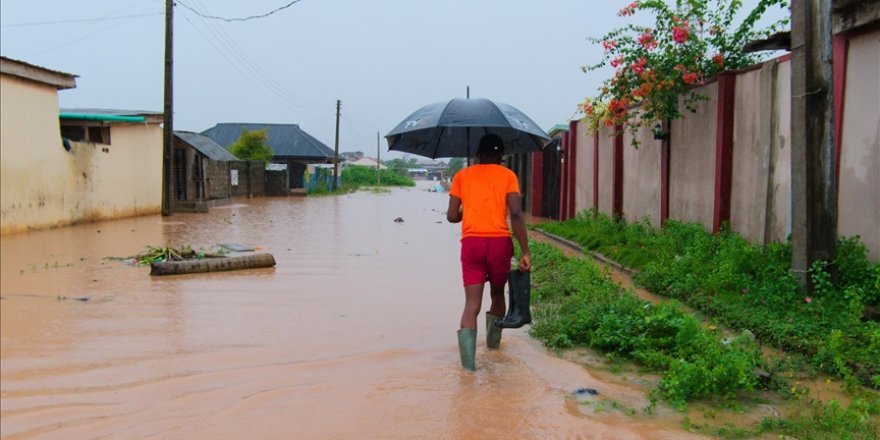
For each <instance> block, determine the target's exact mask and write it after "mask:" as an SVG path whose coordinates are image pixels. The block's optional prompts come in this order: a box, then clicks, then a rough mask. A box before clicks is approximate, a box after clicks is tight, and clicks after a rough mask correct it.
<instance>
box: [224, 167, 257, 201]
mask: <svg viewBox="0 0 880 440" xmlns="http://www.w3.org/2000/svg"><path fill="white" fill-rule="evenodd" d="M227 164H229V170H230V172H231V171H232V170H238V185H230V191H231V193H232V196H233V197H241V196H245V197H251V196H254V197H257V196H264V195H266V167H265V166H263V165H262V164H261V163H259V162H255V161H246V160H238V161H229V162H227Z"/></svg>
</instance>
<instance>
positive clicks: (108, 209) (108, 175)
mask: <svg viewBox="0 0 880 440" xmlns="http://www.w3.org/2000/svg"><path fill="white" fill-rule="evenodd" d="M110 142H111V144H110V145H102V144H92V143H79V142H74V143H73V145H74V147H73V148H72V149H71V152H72V153H73V155H74V157H75V158H76V159H75V160H74V163H73V164H72V166H71V168H70V169H69V176H70V177H71V178H72V180H73V181H82V182H83V184H84V185H85V186H86V190H85V191H76V192H74V191H70V190H65V193H66V194H67V197H68V198H74V199H77V204H78V205H79V208H77V207H76V205H71V209H72V211H73V217H74V219H75V221H78V220H96V219H113V218H123V217H131V216H136V215H144V214H155V213H158V212H161V210H162V128H161V127H160V126H159V124H114V125H111V126H110ZM83 173H86V176H85V177H83ZM71 183H72V182H71Z"/></svg>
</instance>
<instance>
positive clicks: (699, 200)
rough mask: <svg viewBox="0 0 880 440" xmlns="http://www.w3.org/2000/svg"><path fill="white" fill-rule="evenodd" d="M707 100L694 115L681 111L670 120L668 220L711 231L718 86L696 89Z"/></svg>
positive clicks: (713, 84)
mask: <svg viewBox="0 0 880 440" xmlns="http://www.w3.org/2000/svg"><path fill="white" fill-rule="evenodd" d="M697 91H698V92H699V93H701V94H703V95H705V96H708V97H709V100H707V101H701V102H699V103H698V105H697V112H696V113H691V112H688V111H687V110H685V114H684V119H677V120H674V121H672V124H671V129H670V149H669V150H670V151H669V217H670V218H673V219H676V220H682V221H686V222H698V223H700V224H702V225H703V227H705V228H706V229H707V230H709V231H711V230H712V217H713V209H714V205H713V204H714V200H715V133H716V128H717V123H716V120H717V114H718V104H717V101H718V84H717V83H711V84H707V85H705V86H703V87H700V88H698V89H697Z"/></svg>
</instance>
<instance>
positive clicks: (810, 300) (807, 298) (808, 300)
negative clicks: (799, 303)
mask: <svg viewBox="0 0 880 440" xmlns="http://www.w3.org/2000/svg"><path fill="white" fill-rule="evenodd" d="M804 301H806V303H807V304H810V303H812V302H813V298H812V297H809V296H808V297H806V298H804Z"/></svg>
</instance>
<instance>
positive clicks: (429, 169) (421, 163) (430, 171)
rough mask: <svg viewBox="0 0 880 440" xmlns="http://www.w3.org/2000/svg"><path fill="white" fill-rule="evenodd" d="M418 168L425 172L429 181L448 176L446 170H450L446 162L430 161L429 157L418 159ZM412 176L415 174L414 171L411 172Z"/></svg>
mask: <svg viewBox="0 0 880 440" xmlns="http://www.w3.org/2000/svg"><path fill="white" fill-rule="evenodd" d="M416 166H417V167H418V169H420V170H425V172H424V176H425V178H427V179H428V180H440V179H442V178H443V177H444V175H445V174H446V170H448V169H449V164H447V163H446V162H443V161H440V160H435V159H430V158H427V157H420V158H418V159H416ZM410 174H413V170H412V169H411V170H410ZM420 175H421V174H420Z"/></svg>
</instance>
